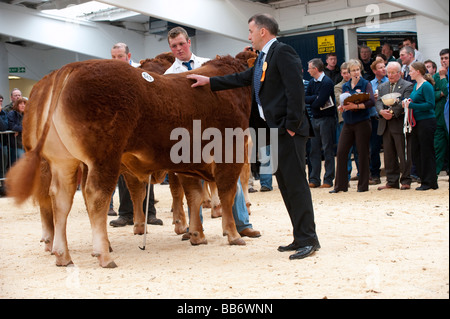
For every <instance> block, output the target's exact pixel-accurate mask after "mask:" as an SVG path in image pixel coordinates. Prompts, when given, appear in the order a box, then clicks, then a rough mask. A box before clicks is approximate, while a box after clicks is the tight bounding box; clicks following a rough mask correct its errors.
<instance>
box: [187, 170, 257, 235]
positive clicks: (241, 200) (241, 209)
mask: <svg viewBox="0 0 450 319" xmlns="http://www.w3.org/2000/svg"><path fill="white" fill-rule="evenodd" d="M202 184H203V181H202ZM231 210H232V212H233V218H234V222H235V223H236V229H237V231H238V233H239V232H241V231H243V230H244V229H246V228H252V224H250V221H249V217H248V210H247V205H246V203H245V197H244V192H243V190H242V185H241V179H240V178H239V179H238V182H237V189H236V195H235V197H234V203H233V207H232V208H231ZM188 214H189V215H190V210H189V207H188ZM200 220H201V222H202V224H203V216H202V207H201V206H200ZM188 231H189V228H188Z"/></svg>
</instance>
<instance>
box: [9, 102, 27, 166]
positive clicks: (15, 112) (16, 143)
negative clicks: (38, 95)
mask: <svg viewBox="0 0 450 319" xmlns="http://www.w3.org/2000/svg"><path fill="white" fill-rule="evenodd" d="M26 104H27V100H26V99H24V98H20V99H18V100H17V101H15V102H14V106H13V109H12V110H11V112H9V113H8V126H9V129H10V130H11V131H15V132H16V133H15V134H14V136H11V165H12V164H13V163H14V162H15V161H16V160H17V159H18V158H20V157H21V156H22V155H23V153H25V151H24V149H23V146H22V119H23V112H24V111H25V106H26Z"/></svg>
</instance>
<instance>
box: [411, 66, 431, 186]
mask: <svg viewBox="0 0 450 319" xmlns="http://www.w3.org/2000/svg"><path fill="white" fill-rule="evenodd" d="M426 70H427V69H426V67H425V64H423V63H422V62H414V63H412V64H411V66H410V68H409V74H410V76H411V79H412V80H415V81H416V84H415V85H414V88H413V91H412V93H411V95H410V97H409V99H408V100H405V101H404V102H403V107H404V108H405V111H406V110H407V109H410V110H412V111H413V112H412V115H413V117H412V118H413V119H414V120H413V121H412V125H414V121H415V125H414V126H413V128H412V132H411V156H412V161H413V163H414V164H415V165H416V169H417V173H418V175H419V177H420V181H421V185H420V186H419V187H417V188H416V190H420V191H425V190H428V189H437V188H438V184H437V176H436V156H435V153H434V132H435V131H436V116H435V113H434V106H435V105H434V101H435V98H434V88H433V84H434V80H433V78H432V77H431V76H430V75H429V74H426Z"/></svg>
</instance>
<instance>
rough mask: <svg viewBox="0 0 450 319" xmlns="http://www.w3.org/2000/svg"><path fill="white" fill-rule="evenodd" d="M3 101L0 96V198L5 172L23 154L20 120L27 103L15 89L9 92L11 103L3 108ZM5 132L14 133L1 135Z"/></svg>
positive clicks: (2, 192)
mask: <svg viewBox="0 0 450 319" xmlns="http://www.w3.org/2000/svg"><path fill="white" fill-rule="evenodd" d="M3 100H4V98H3V96H2V95H0V151H1V152H0V154H1V158H0V196H4V195H5V188H4V185H3V178H4V177H5V173H6V171H7V170H8V169H9V167H11V165H13V164H14V163H15V162H16V161H17V159H18V158H20V157H21V156H22V155H23V153H25V151H24V148H23V145H22V119H23V114H24V111H25V108H26V105H27V102H28V99H27V98H25V97H22V92H21V91H20V90H19V89H17V88H14V89H13V90H12V91H11V102H10V103H9V104H7V105H5V106H4V107H3ZM6 131H13V132H14V133H9V134H1V132H6Z"/></svg>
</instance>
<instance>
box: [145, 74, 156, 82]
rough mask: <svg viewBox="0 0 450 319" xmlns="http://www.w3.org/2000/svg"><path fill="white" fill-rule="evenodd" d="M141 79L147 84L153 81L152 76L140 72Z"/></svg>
mask: <svg viewBox="0 0 450 319" xmlns="http://www.w3.org/2000/svg"><path fill="white" fill-rule="evenodd" d="M142 77H143V78H144V80H145V81H147V82H153V81H155V79H154V78H153V76H151V75H150V74H148V73H147V72H142Z"/></svg>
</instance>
